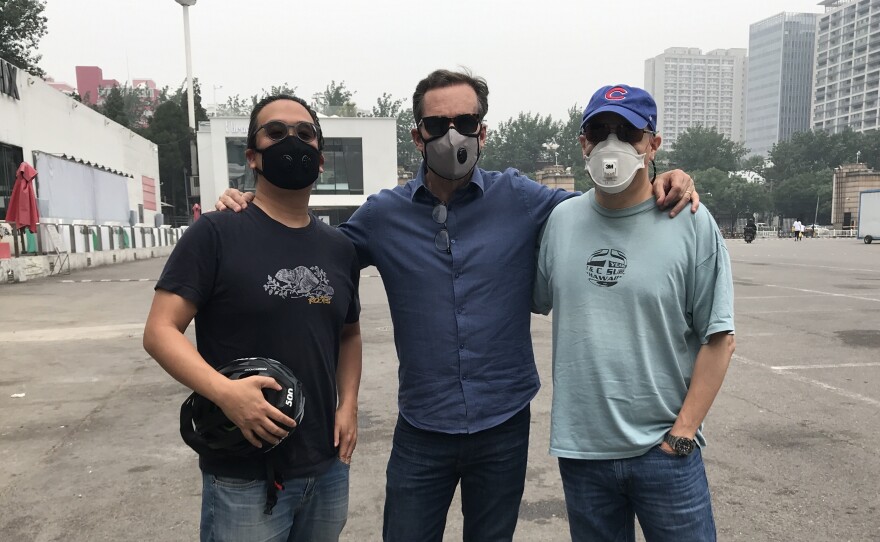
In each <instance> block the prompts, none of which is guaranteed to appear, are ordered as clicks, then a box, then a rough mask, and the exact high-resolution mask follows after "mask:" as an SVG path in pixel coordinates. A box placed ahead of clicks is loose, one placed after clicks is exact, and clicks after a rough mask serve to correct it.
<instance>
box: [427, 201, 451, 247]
mask: <svg viewBox="0 0 880 542" xmlns="http://www.w3.org/2000/svg"><path fill="white" fill-rule="evenodd" d="M446 215H447V212H446V206H445V205H443V204H442V203H438V204H437V205H435V206H434V209H433V210H432V211H431V218H433V219H434V222H436V223H437V224H440V225H441V226H443V229H441V230H440V231H438V232H437V235H435V236H434V246H435V247H437V250H442V251H443V252H445V253H447V254H452V245H450V243H449V230H447V229H446Z"/></svg>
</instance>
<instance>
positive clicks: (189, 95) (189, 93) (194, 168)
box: [175, 0, 199, 211]
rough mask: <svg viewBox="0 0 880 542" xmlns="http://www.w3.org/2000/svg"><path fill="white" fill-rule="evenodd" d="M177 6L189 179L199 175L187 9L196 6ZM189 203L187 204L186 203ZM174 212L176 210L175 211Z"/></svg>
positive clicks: (191, 0) (187, 2)
mask: <svg viewBox="0 0 880 542" xmlns="http://www.w3.org/2000/svg"><path fill="white" fill-rule="evenodd" d="M175 1H176V2H177V3H178V4H180V5H181V6H183V40H184V47H185V49H186V89H187V90H186V101H187V106H189V129H190V131H191V134H190V140H189V162H190V178H192V177H198V175H199V163H198V156H197V155H196V152H197V150H196V105H195V104H196V98H195V89H194V88H193V87H194V85H193V76H192V50H191V48H190V39H189V8H190V6H194V5H196V1H197V0H175ZM184 191H186V192H188V190H186V185H185V184H184ZM187 203H189V202H187ZM175 211H176V209H175Z"/></svg>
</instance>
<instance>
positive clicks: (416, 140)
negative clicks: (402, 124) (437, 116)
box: [409, 128, 425, 153]
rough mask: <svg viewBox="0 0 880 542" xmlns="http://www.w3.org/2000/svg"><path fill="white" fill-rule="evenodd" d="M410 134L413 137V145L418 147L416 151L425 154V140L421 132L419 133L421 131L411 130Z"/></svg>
mask: <svg viewBox="0 0 880 542" xmlns="http://www.w3.org/2000/svg"><path fill="white" fill-rule="evenodd" d="M409 133H410V134H411V135H412V140H413V144H414V145H415V146H416V149H418V151H419V152H420V153H424V152H425V140H424V139H422V134H421V132H419V129H418V128H413V129H412V130H410V132H409Z"/></svg>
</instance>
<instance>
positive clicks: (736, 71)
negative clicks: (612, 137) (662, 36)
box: [645, 47, 748, 146]
mask: <svg viewBox="0 0 880 542" xmlns="http://www.w3.org/2000/svg"><path fill="white" fill-rule="evenodd" d="M747 65H748V60H747V58H746V50H745V49H716V50H714V51H709V52H708V53H705V54H703V53H702V51H700V49H695V48H687V47H673V48H670V49H666V50H665V51H664V52H663V54H661V55H657V56H656V57H654V58H649V59H648V60H646V61H645V89H646V90H647V91H648V92H650V93H651V94H652V95H653V96H654V100H656V101H657V116H658V128H659V130H660V132H661V133H662V135H663V138H664V143H667V144H669V145H670V146H672V145H675V140H676V139H677V138H678V136H679V135H680V134H681V133H682V132H684V131H686V130H687V129H688V128H691V127H693V126H696V125H698V124H701V125H703V126H705V127H714V128H715V129H716V130H718V132H719V133H722V134H724V135H726V136H727V137H729V138H730V139H731V140H733V141H738V142H742V141H743V140H744V139H745V131H744V127H745V122H744V121H745V118H744V117H745V109H744V105H745V104H744V102H745V88H746V85H745V81H746V69H747Z"/></svg>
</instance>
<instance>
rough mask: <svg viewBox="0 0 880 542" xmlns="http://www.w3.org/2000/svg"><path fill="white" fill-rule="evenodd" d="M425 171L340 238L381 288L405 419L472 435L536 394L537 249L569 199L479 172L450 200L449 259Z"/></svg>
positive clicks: (374, 202) (515, 176)
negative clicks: (374, 272) (439, 240)
mask: <svg viewBox="0 0 880 542" xmlns="http://www.w3.org/2000/svg"><path fill="white" fill-rule="evenodd" d="M424 171H425V170H424V167H422V168H421V169H420V171H419V174H418V176H417V177H416V178H415V179H413V180H412V181H410V182H408V183H407V184H406V185H404V186H399V187H397V188H394V189H393V190H382V191H381V192H379V193H378V194H375V195H372V196H370V197H369V198H368V199H367V201H366V203H364V205H362V206H361V208H360V209H358V210H357V211H356V212H355V213H354V215H352V217H351V219H350V220H349V221H348V222H347V223H345V224H343V225H341V226H340V230H341V231H343V232H344V233H345V234H346V235H348V237H349V238H350V239H351V240H352V241H353V242H354V245H355V247H356V248H357V252H358V257H359V258H360V264H361V266H362V267H367V266H369V265H374V266H376V268H377V269H378V270H379V273H380V274H381V276H382V281H383V282H384V284H385V290H386V293H387V294H388V303H389V307H390V309H391V319H392V321H393V323H394V341H395V345H396V347H397V356H398V359H399V361H400V367H399V369H398V376H399V378H400V387H399V391H398V407H399V409H400V413H401V415H402V416H403V417H404V418H405V419H406V420H407V421H408V422H409V423H411V424H412V425H414V426H416V427H418V428H421V429H425V430H428V431H437V432H442V433H474V432H477V431H482V430H484V429H489V428H491V427H495V426H497V425H499V424H500V423H502V422H504V421H506V420H507V419H509V418H510V417H511V416H513V415H514V414H516V413H517V412H518V411H520V410H521V409H522V408H523V407H525V406H526V405H527V404H528V403H529V401H531V400H532V398H534V396H535V394H537V392H538V388H539V387H540V382H539V379H538V372H537V369H536V367H535V358H534V354H533V352H532V339H531V333H530V329H529V323H530V303H531V295H532V283H533V281H534V277H535V249H536V245H537V238H538V234H539V232H540V229H541V227H542V226H543V224H544V221H545V220H546V219H547V217H548V216H549V215H550V212H551V211H552V210H553V208H554V207H555V206H556V204H557V203H559V202H560V201H562V200H564V199H566V198H568V197H571V196H573V195H574V194H572V193H571V192H566V191H563V190H551V189H549V188H547V187H546V186H543V185H541V184H538V183H536V182H535V181H532V180H531V179H529V178H527V177H525V176H522V175H520V173H519V172H518V171H516V170H514V169H508V170H507V171H505V172H504V173H501V172H497V171H484V170H481V169H475V170H474V174H473V176H472V178H471V181H470V183H468V184H467V185H466V186H465V187H463V188H462V189H460V190H459V191H457V192H456V193H455V195H454V196H453V197H452V200H451V201H449V202H448V205H447V211H448V213H447V219H446V227H447V229H448V230H449V238H450V249H451V253H447V252H446V250H439V249H438V248H437V247H436V246H435V244H434V237H435V236H436V235H437V232H438V231H439V230H440V229H442V227H443V226H442V225H441V224H437V223H436V222H434V219H433V218H432V215H431V211H432V209H433V207H434V205H436V204H437V203H439V201H438V200H437V198H435V197H434V196H433V195H432V194H431V193H430V192H429V191H428V189H427V187H425V184H424Z"/></svg>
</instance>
